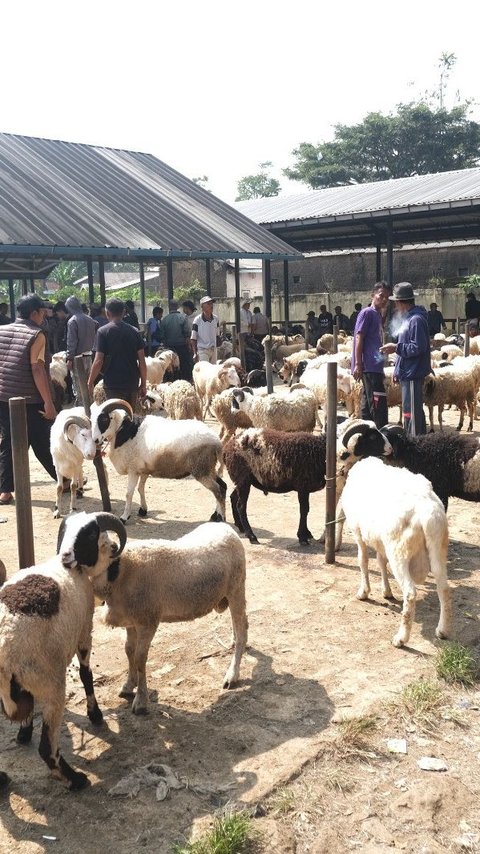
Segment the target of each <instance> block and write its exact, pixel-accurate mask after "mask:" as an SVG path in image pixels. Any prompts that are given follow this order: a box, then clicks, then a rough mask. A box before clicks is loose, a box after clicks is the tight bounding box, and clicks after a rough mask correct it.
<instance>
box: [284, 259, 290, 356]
mask: <svg viewBox="0 0 480 854" xmlns="http://www.w3.org/2000/svg"><path fill="white" fill-rule="evenodd" d="M283 313H284V317H285V343H286V344H288V323H289V320H290V310H289V293H288V261H284V262H283Z"/></svg>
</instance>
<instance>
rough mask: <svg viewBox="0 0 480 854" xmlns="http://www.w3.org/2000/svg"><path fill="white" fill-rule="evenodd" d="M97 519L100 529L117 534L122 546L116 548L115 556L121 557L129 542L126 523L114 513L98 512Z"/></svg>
mask: <svg viewBox="0 0 480 854" xmlns="http://www.w3.org/2000/svg"><path fill="white" fill-rule="evenodd" d="M95 519H96V522H97V525H98V527H99V528H100V531H102V532H104V531H111V532H112V533H114V534H116V535H117V537H118V539H119V540H120V546H119V548H118V549H116V551H115V554H114V557H116V558H117V557H120V555H121V554H122V552H123V550H124V548H125V543H126V542H127V532H126V530H125V525H124V524H123V522H122V521H121V520H120V519H119V518H118V516H114V515H113V513H96V514H95Z"/></svg>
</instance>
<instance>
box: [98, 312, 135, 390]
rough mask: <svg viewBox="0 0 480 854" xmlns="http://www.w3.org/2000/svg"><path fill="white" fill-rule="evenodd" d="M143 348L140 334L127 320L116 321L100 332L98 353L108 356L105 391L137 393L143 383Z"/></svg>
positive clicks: (106, 360)
mask: <svg viewBox="0 0 480 854" xmlns="http://www.w3.org/2000/svg"><path fill="white" fill-rule="evenodd" d="M143 346H144V344H143V339H142V336H141V335H140V332H138V331H137V330H136V329H135V328H134V327H133V326H129V324H128V323H124V322H123V320H120V321H119V322H118V323H115V322H114V321H112V322H111V323H107V324H106V325H105V326H102V327H101V328H100V329H99V330H98V332H97V340H96V347H95V349H96V350H97V353H103V354H104V356H105V360H104V363H103V368H102V371H103V376H104V378H105V388H107V389H108V388H113V389H124V390H125V391H135V389H136V388H137V386H138V381H139V379H140V370H139V368H138V356H137V353H138V351H139V350H143Z"/></svg>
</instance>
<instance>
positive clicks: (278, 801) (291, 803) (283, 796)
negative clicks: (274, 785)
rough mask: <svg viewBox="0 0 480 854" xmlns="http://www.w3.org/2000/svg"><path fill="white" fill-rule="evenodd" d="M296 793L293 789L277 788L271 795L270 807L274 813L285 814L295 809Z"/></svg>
mask: <svg viewBox="0 0 480 854" xmlns="http://www.w3.org/2000/svg"><path fill="white" fill-rule="evenodd" d="M296 801H297V798H296V795H295V792H294V791H293V789H287V788H283V789H277V791H276V792H275V793H274V794H273V795H272V799H271V801H270V807H271V811H272V813H274V814H275V815H286V814H287V813H290V812H294V810H295V809H296Z"/></svg>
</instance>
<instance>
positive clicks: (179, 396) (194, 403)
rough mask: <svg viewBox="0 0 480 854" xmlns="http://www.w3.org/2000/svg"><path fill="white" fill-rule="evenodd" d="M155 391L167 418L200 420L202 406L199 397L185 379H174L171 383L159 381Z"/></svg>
mask: <svg viewBox="0 0 480 854" xmlns="http://www.w3.org/2000/svg"><path fill="white" fill-rule="evenodd" d="M156 391H157V393H158V395H159V397H160V400H161V404H162V406H163V408H164V410H165V412H166V413H167V416H168V417H169V418H173V420H174V421H180V420H192V419H194V418H196V419H197V420H198V421H201V420H202V407H201V404H200V400H199V397H198V395H197V393H196V391H195V389H194V388H193V386H192V385H191V383H189V382H187V381H186V380H175V382H173V383H160V385H158V386H157V388H156Z"/></svg>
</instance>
